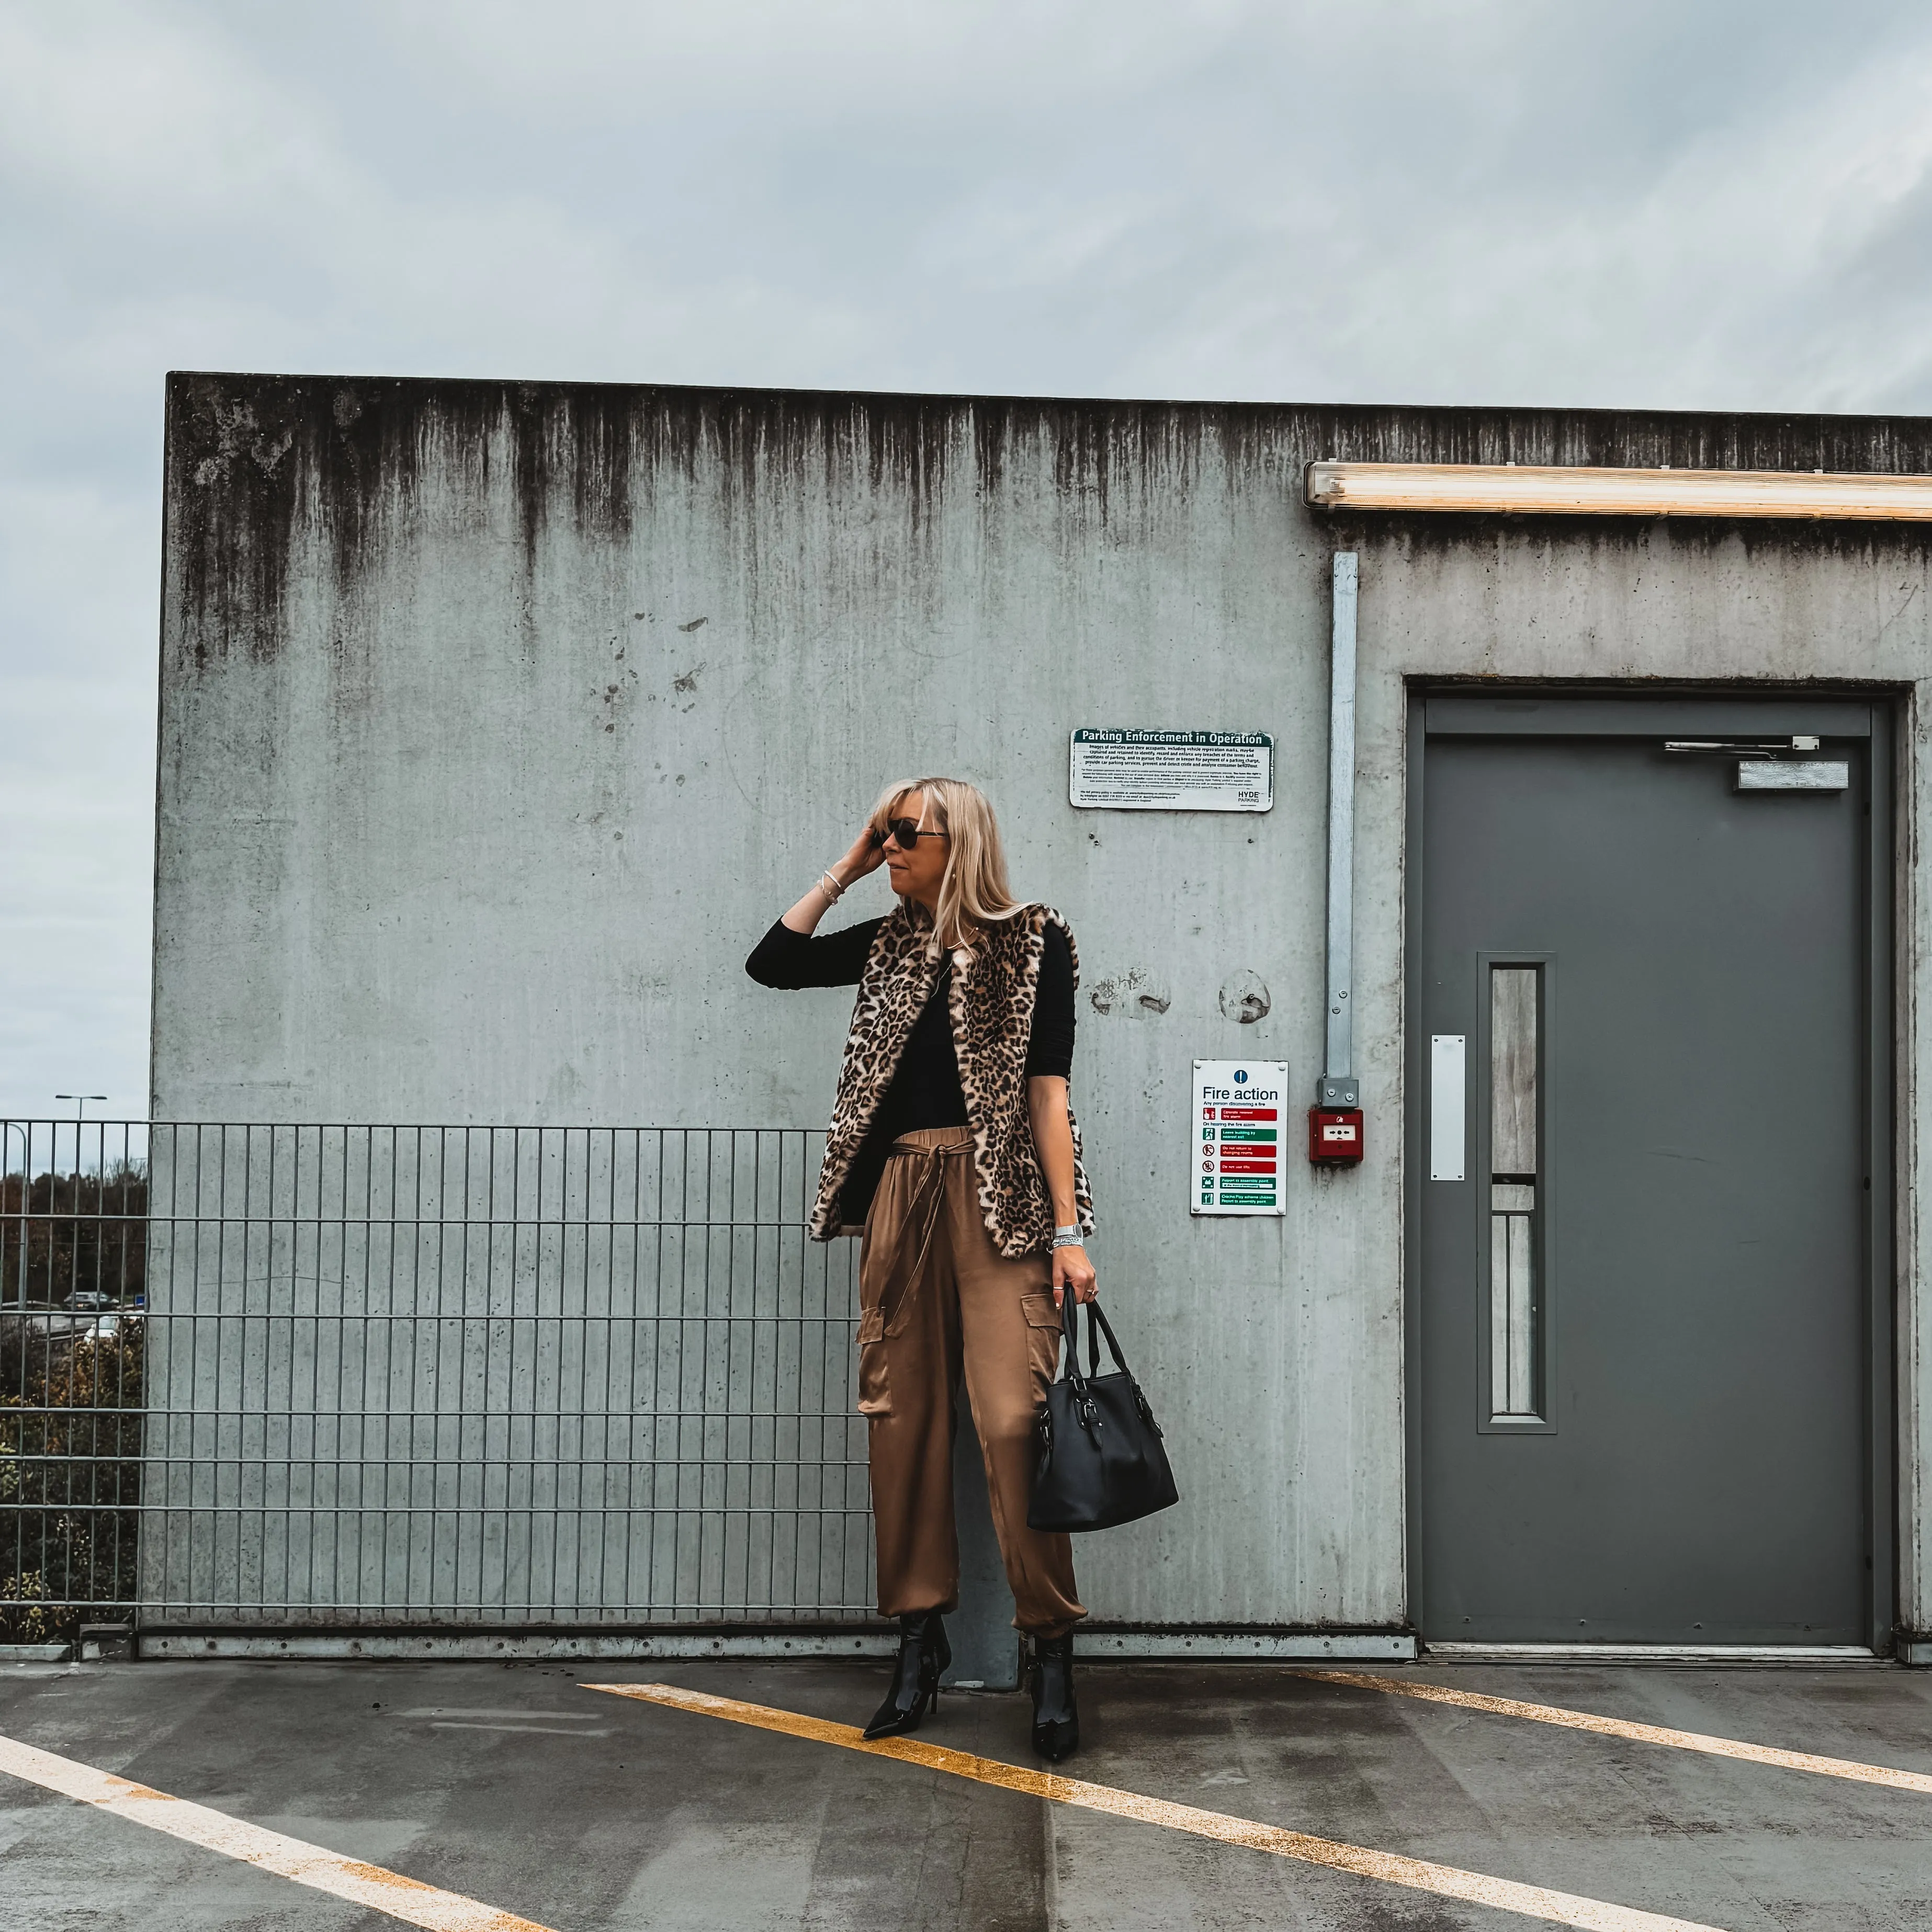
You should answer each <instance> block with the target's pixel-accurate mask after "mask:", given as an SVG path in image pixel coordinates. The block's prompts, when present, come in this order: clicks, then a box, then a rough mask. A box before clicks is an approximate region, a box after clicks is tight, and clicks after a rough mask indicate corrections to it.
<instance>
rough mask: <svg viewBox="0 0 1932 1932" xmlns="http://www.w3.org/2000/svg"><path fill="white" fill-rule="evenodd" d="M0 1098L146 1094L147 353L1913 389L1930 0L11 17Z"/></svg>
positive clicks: (945, 382) (5, 131)
mask: <svg viewBox="0 0 1932 1932" xmlns="http://www.w3.org/2000/svg"><path fill="white" fill-rule="evenodd" d="M0 169H4V176H0V181H4V185H3V186H0V339H3V340H4V353H0V727H4V728H0V827H4V834H3V835H0V1113H10V1114H13V1115H39V1116H44V1115H46V1113H47V1112H49V1111H50V1110H52V1109H53V1101H52V1096H53V1094H55V1092H57V1091H77V1090H78V1091H85V1092H87V1093H104V1094H107V1095H109V1096H110V1100H109V1103H108V1105H107V1108H106V1109H101V1108H99V1107H98V1106H96V1107H95V1108H92V1109H90V1112H102V1111H105V1112H109V1113H110V1114H116V1115H133V1116H136V1117H138V1116H139V1115H142V1114H144V1113H145V1111H146V1056H147V1001H148V896H149V889H150V881H151V849H152V817H153V811H152V794H153V783H154V778H153V766H154V757H153V745H154V650H155V631H156V615H157V613H156V597H157V575H158V571H159V549H158V532H159V501H160V430H161V397H162V375H163V371H166V370H167V369H169V368H214V369H258V370H299V371H329V372H332V373H333V372H353V373H367V374H410V375H430V374H457V375H469V376H498V377H501V376H514V377H595V378H601V379H604V380H613V381H619V382H633V381H659V382H680V383H757V384H772V385H800V386H812V387H856V388H865V389H945V390H968V391H986V392H1022V393H1040V392H1051V393H1054V394H1059V395H1109V396H1154V397H1217V398H1220V397H1232V398H1242V399H1250V400H1268V401H1274V400H1286V401H1330V400H1340V401H1399V402H1446V403H1472V404H1479V403H1480V404H1645V405H1656V406H1661V407H1673V408H1676V407H1685V408H1690V407H1721V408H1730V409H1822V410H1911V411H1920V412H1922V411H1926V410H1932V329H1928V326H1927V325H1928V323H1932V246H1928V243H1932V12H1928V10H1927V8H1926V7H1924V5H1922V4H1921V5H1915V6H1914V5H1906V4H1903V3H1902V0H1898V3H1897V4H1894V0H1834V4H1832V5H1829V6H1826V5H1822V4H1817V3H1816V0H1814V4H1811V5H1802V6H1801V5H1790V4H1787V0H1670V4H1662V0H1616V4H1615V5H1604V4H1597V0H1589V4H1583V0H1574V4H1566V0H1464V4H1460V5H1457V4H1424V0H1410V4H1406V5H1397V4H1379V0H1339V3H1338V0H1322V3H1321V4H1317V5H1303V4H1300V0H1270V4H1265V5H1256V4H1249V0H1200V4H1193V5H1189V4H1175V5H1154V4H1148V0H1076V3H1075V4H1058V3H1057V0H941V4H922V0H819V4H817V5H796V4H795V5H775V4H761V3H760V0H683V4H681V5H676V6H665V5H657V4H653V0H610V4H604V0H544V4H543V5H541V6H539V5H532V4H522V5H512V4H508V0H464V4H463V5H455V4H444V0H384V4H383V5H380V6H378V5H362V4H360V0H332V4H330V5H328V6H326V7H325V6H321V5H298V4H284V5H278V6H275V7H264V6H263V5H260V4H259V0H249V3H248V4H243V0H233V4H226V5H224V4H217V0H208V3H207V4H201V5H185V4H171V0H142V4H139V5H129V6H116V5H95V4H92V0H61V4H58V5H54V4H51V0H0Z"/></svg>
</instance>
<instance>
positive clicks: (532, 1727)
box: [430, 1718, 610, 1738]
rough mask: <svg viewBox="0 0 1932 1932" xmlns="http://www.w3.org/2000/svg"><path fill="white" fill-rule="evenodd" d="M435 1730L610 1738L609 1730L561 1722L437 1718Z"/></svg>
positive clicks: (526, 1735) (432, 1724) (433, 1722)
mask: <svg viewBox="0 0 1932 1932" xmlns="http://www.w3.org/2000/svg"><path fill="white" fill-rule="evenodd" d="M430 1729H431V1730H433V1731H497V1732H505V1731H507V1732H508V1733H509V1735H510V1736H511V1737H513V1738H528V1737H538V1738H607V1737H608V1736H610V1733H609V1732H608V1731H604V1730H598V1731H567V1730H565V1729H564V1727H562V1725H561V1724H466V1723H464V1722H463V1721H461V1720H460V1719H459V1718H433V1719H431V1723H430Z"/></svg>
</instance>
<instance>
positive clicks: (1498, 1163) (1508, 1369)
mask: <svg viewBox="0 0 1932 1932" xmlns="http://www.w3.org/2000/svg"><path fill="white" fill-rule="evenodd" d="M1542 979H1543V976H1542V973H1541V971H1540V969H1539V968H1536V967H1535V966H1493V967H1491V968H1490V1412H1491V1420H1492V1421H1497V1422H1540V1421H1542V1419H1543V1400H1542V1382H1543V1377H1542V1373H1541V1351H1542V1340H1541V1326H1542V1324H1541V1308H1540V1305H1539V1304H1540V1297H1539V1295H1538V1265H1537V1264H1538V1253H1539V1251H1540V1250H1541V1246H1542V1242H1541V1234H1542V1228H1541V1218H1540V1217H1539V1215H1538V1169H1539V1166H1540V1159H1541V1155H1540V1140H1539V1135H1538V1115H1539V1112H1540V1109H1539V1106H1538V1101H1539V1099H1540V1094H1539V1091H1538V1089H1539V1088H1540V1085H1541V1075H1542V1056H1541V1024H1540V1022H1541V1007H1542V999H1541V994H1542Z"/></svg>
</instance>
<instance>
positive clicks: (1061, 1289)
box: [1053, 1244, 1100, 1308]
mask: <svg viewBox="0 0 1932 1932" xmlns="http://www.w3.org/2000/svg"><path fill="white" fill-rule="evenodd" d="M1067 1289H1073V1299H1074V1300H1075V1301H1076V1302H1080V1301H1092V1300H1093V1299H1094V1297H1095V1296H1096V1295H1098V1294H1099V1293H1100V1284H1099V1283H1097V1281H1096V1280H1094V1264H1093V1263H1092V1262H1090V1261H1089V1260H1088V1259H1087V1250H1085V1248H1083V1247H1079V1246H1078V1245H1077V1244H1076V1245H1070V1246H1068V1247H1064V1248H1055V1250H1054V1251H1053V1305H1054V1307H1056V1308H1058V1307H1060V1305H1061V1298H1062V1297H1063V1296H1064V1294H1065V1292H1066V1291H1067Z"/></svg>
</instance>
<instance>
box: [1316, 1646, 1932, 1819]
mask: <svg viewBox="0 0 1932 1932" xmlns="http://www.w3.org/2000/svg"><path fill="white" fill-rule="evenodd" d="M1295 1675H1296V1676H1298V1677H1312V1678H1313V1679H1316V1681H1317V1682H1320V1683H1323V1684H1349V1685H1354V1686H1355V1687H1356V1688H1358V1690H1363V1691H1382V1692H1384V1693H1385V1694H1388V1695H1389V1696H1391V1697H1418V1698H1420V1699H1421V1700H1422V1701H1423V1702H1424V1703H1429V1704H1454V1705H1458V1706H1460V1707H1461V1708H1462V1709H1464V1710H1466V1711H1487V1712H1490V1714H1491V1715H1493V1716H1495V1717H1499V1718H1528V1719H1529V1721H1530V1722H1531V1723H1532V1724H1559V1725H1561V1726H1562V1727H1563V1728H1564V1729H1565V1730H1571V1731H1595V1732H1596V1733H1598V1735H1599V1736H1603V1737H1608V1738H1630V1739H1634V1741H1635V1742H1637V1743H1638V1744H1645V1745H1669V1746H1670V1748H1672V1749H1673V1750H1675V1751H1702V1752H1703V1753H1704V1754H1706V1756H1707V1757H1729V1758H1736V1759H1737V1760H1739V1762H1740V1763H1744V1764H1768V1765H1772V1766H1775V1767H1776V1768H1777V1769H1778V1770H1780V1771H1808V1772H1811V1773H1813V1774H1814V1775H1815V1776H1817V1777H1820V1778H1849V1780H1850V1781H1852V1783H1854V1784H1882V1785H1885V1786H1886V1787H1888V1788H1889V1789H1890V1790H1894V1791H1917V1792H1922V1793H1926V1794H1927V1795H1932V1773H1927V1772H1922V1771H1899V1770H1896V1769H1894V1768H1893V1767H1892V1766H1890V1765H1886V1764H1861V1763H1859V1762H1858V1760H1857V1759H1855V1758H1849V1757H1818V1756H1817V1755H1816V1754H1814V1753H1813V1752H1811V1751H1779V1750H1778V1749H1777V1748H1775V1746H1773V1745H1751V1744H1746V1743H1745V1742H1743V1740H1742V1739H1739V1738H1718V1737H1710V1736H1706V1734H1705V1733H1703V1732H1701V1731H1673V1730H1668V1729H1667V1728H1666V1727H1664V1726H1663V1725H1661V1724H1632V1723H1631V1722H1630V1721H1628V1719H1626V1718H1600V1717H1598V1715H1596V1713H1595V1712H1593V1711H1571V1710H1568V1709H1565V1707H1564V1706H1562V1705H1560V1704H1526V1703H1523V1702H1521V1701H1520V1700H1519V1699H1517V1698H1514V1697H1488V1696H1486V1695H1485V1694H1484V1693H1483V1692H1482V1691H1455V1690H1452V1689H1451V1688H1450V1687H1449V1686H1448V1685H1446V1684H1418V1683H1416V1682H1414V1681H1413V1680H1412V1679H1409V1678H1406V1677H1377V1676H1370V1674H1369V1673H1367V1672H1366V1671H1359V1670H1298V1671H1297V1672H1296V1673H1295Z"/></svg>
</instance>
